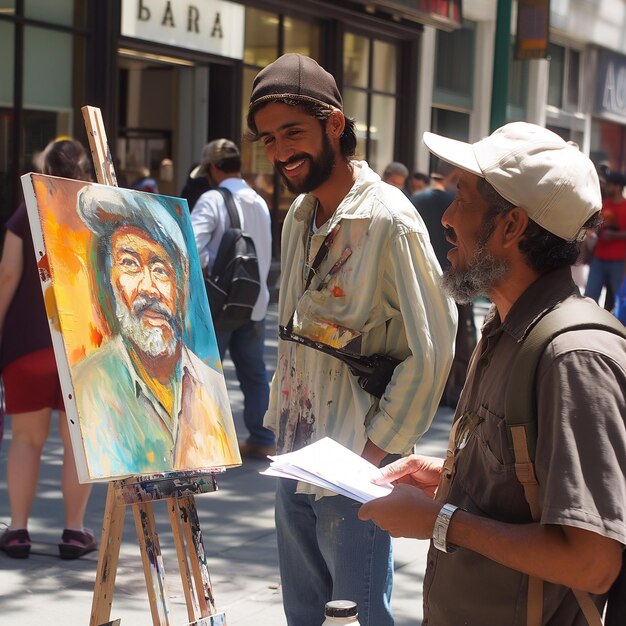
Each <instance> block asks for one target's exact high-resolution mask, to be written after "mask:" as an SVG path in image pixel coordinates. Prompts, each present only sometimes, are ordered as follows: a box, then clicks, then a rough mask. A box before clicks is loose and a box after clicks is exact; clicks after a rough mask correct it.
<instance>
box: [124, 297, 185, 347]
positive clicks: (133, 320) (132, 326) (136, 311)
mask: <svg viewBox="0 0 626 626" xmlns="http://www.w3.org/2000/svg"><path fill="white" fill-rule="evenodd" d="M114 291H115V312H116V315H117V319H118V321H119V324H120V330H121V333H122V335H123V336H124V337H126V339H129V340H130V341H132V343H133V344H134V345H135V346H136V347H137V348H138V349H139V350H141V351H142V352H144V353H145V354H147V355H149V356H151V357H159V356H172V355H173V354H174V352H175V351H176V346H177V345H178V341H179V333H178V332H177V331H176V327H177V324H176V321H175V319H174V316H173V314H172V312H171V311H170V310H169V309H168V308H167V307H165V306H164V305H163V304H162V303H161V302H159V301H158V300H156V299H154V298H150V297H149V296H148V297H146V296H141V295H139V296H137V297H136V298H135V300H134V301H133V303H132V305H131V308H130V309H129V308H128V307H127V306H126V304H125V303H124V301H123V300H122V298H121V296H120V294H119V293H118V292H117V289H115V288H114ZM143 311H151V312H154V313H158V314H160V315H162V316H163V317H164V318H165V319H166V320H167V325H165V324H164V325H160V326H150V325H147V324H146V323H145V322H144V321H143V320H142V315H141V314H142V312H143Z"/></svg>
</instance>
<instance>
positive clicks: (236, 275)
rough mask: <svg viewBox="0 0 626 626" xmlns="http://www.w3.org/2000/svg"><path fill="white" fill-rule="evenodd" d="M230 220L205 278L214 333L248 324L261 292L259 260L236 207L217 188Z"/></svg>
mask: <svg viewBox="0 0 626 626" xmlns="http://www.w3.org/2000/svg"><path fill="white" fill-rule="evenodd" d="M217 191H219V192H220V194H221V195H222V198H224V204H225V205H226V209H227V210H228V216H229V218H230V228H227V229H226V230H225V231H224V236H223V237H222V241H221V242H220V246H219V248H218V251H217V256H216V257H215V263H213V269H212V271H211V275H210V276H205V278H204V284H205V286H206V291H207V296H208V297H209V306H210V307H211V316H212V318H213V326H214V328H215V330H216V331H232V330H236V329H237V328H239V327H240V326H242V325H243V324H245V323H246V322H248V321H250V316H251V315H252V309H253V308H254V305H255V304H256V301H257V298H258V297H259V293H260V292H261V280H260V277H259V260H258V258H257V255H256V248H255V246H254V242H253V241H252V237H250V235H248V234H247V233H245V232H244V231H243V230H242V228H241V223H240V222H239V215H238V213H237V207H236V206H235V202H234V200H233V196H232V194H231V192H230V191H229V190H228V189H225V188H224V187H218V188H217Z"/></svg>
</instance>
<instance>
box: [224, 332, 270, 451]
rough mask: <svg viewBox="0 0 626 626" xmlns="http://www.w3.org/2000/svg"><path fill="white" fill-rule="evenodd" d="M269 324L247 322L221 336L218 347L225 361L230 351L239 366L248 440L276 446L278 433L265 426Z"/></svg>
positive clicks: (268, 390) (236, 369)
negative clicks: (265, 358)
mask: <svg viewBox="0 0 626 626" xmlns="http://www.w3.org/2000/svg"><path fill="white" fill-rule="evenodd" d="M264 344H265V321H264V320H261V321H259V322H252V321H250V322H247V323H246V324H244V325H243V326H241V327H240V328H238V329H237V330H233V331H228V332H220V333H217V346H218V348H219V351H220V357H221V358H222V360H224V355H225V354H226V350H227V349H228V351H229V352H230V358H231V359H232V360H233V363H234V365H235V372H236V373H237V380H239V386H240V387H241V391H242V393H243V421H244V424H245V425H246V428H247V429H248V432H249V433H250V436H249V437H248V441H249V442H250V443H251V444H255V445H258V446H273V445H274V433H273V432H272V431H271V430H268V429H267V428H265V427H264V426H263V416H264V415H265V412H266V411H267V405H268V403H269V398H270V388H269V384H268V380H267V370H266V369H265V360H264V358H263V352H264V350H265V345H264Z"/></svg>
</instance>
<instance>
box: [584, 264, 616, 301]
mask: <svg viewBox="0 0 626 626" xmlns="http://www.w3.org/2000/svg"><path fill="white" fill-rule="evenodd" d="M623 273H624V261H602V260H600V259H596V258H595V257H594V258H593V259H591V263H590V264H589V277H588V278H587V286H586V287H585V296H587V298H592V299H593V300H595V301H596V302H597V301H598V299H599V298H600V294H601V293H602V287H608V286H610V287H611V289H613V295H616V294H617V292H618V291H619V288H620V286H621V284H622V275H623Z"/></svg>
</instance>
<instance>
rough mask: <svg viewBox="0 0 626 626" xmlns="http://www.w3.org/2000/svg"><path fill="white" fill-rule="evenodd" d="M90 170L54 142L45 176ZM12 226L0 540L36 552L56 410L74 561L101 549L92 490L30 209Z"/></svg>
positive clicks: (0, 320)
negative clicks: (34, 518)
mask: <svg viewBox="0 0 626 626" xmlns="http://www.w3.org/2000/svg"><path fill="white" fill-rule="evenodd" d="M90 168H91V164H90V163H89V160H88V157H87V153H86V152H85V150H84V148H83V147H82V145H81V144H80V143H79V142H78V141H75V140H73V139H69V138H68V139H61V140H55V141H53V142H51V143H50V144H49V145H48V146H47V147H46V149H45V150H44V152H43V155H42V171H43V173H44V174H48V175H53V176H61V177H64V178H74V179H77V180H90ZM6 228H7V232H6V235H5V240H4V249H3V251H2V260H1V262H0V331H1V347H0V365H1V367H2V379H3V383H4V387H5V398H6V411H7V413H8V414H10V415H11V445H10V446H9V453H8V460H7V486H8V492H9V502H10V507H11V523H10V525H9V527H8V528H7V530H6V531H5V532H4V534H3V535H2V536H1V537H0V550H3V551H4V552H5V553H6V554H8V555H9V556H10V557H13V558H26V557H27V556H28V555H29V553H30V548H31V540H30V535H29V533H28V517H29V515H30V510H31V507H32V503H33V499H34V497H35V493H36V490H37V483H38V480H39V465H40V460H41V453H42V450H43V447H44V444H45V442H46V439H47V438H48V432H49V430H50V421H51V416H52V412H53V410H56V411H58V417H59V432H60V435H61V439H62V441H63V451H64V452H63V469H62V477H61V489H62V492H63V504H64V515H65V527H64V530H63V534H62V537H61V543H59V553H60V556H61V558H65V559H75V558H78V557H80V556H82V555H83V554H86V553H87V552H90V551H93V550H95V549H96V542H95V538H94V535H93V533H92V532H91V531H90V530H87V529H85V528H84V526H83V519H84V515H85V509H86V507H87V500H88V498H89V493H90V491H91V485H88V484H85V485H81V484H80V483H79V482H78V476H77V472H76V463H75V461H74V454H73V451H72V444H71V441H70V435H69V429H68V425H67V416H66V414H65V408H64V404H63V394H62V392H61V387H60V383H59V377H58V373H57V368H56V362H55V358H54V352H53V349H52V339H51V336H50V329H49V326H48V317H47V315H46V310H45V307H44V301H43V296H42V292H41V284H40V280H39V273H38V270H37V261H36V257H35V252H34V248H33V242H32V237H31V233H30V229H29V222H28V215H27V212H26V206H25V204H24V203H22V204H21V205H20V206H19V207H18V209H17V211H16V212H15V213H14V214H13V215H12V216H11V217H10V218H9V220H8V222H7V224H6Z"/></svg>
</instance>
